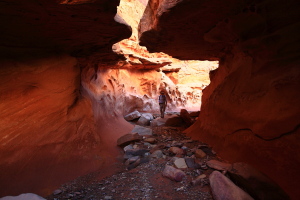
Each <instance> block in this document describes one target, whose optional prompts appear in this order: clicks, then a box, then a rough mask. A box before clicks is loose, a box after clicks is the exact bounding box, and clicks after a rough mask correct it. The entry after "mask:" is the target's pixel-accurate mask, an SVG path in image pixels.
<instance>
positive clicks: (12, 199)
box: [0, 193, 46, 200]
mask: <svg viewBox="0 0 300 200" xmlns="http://www.w3.org/2000/svg"><path fill="white" fill-rule="evenodd" d="M0 200H46V199H44V198H43V197H40V196H38V195H36V194H33V193H26V194H20V195H19V196H6V197H2V198H0Z"/></svg>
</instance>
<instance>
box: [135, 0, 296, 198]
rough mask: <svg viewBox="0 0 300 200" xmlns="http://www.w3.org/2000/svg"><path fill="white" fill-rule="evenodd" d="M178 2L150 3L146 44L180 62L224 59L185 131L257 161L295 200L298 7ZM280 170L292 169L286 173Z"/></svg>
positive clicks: (230, 155)
mask: <svg viewBox="0 0 300 200" xmlns="http://www.w3.org/2000/svg"><path fill="white" fill-rule="evenodd" d="M177 2H178V1H177ZM174 3H175V4H176V1H172V2H170V1H160V0H152V1H150V3H149V4H148V7H147V8H146V11H145V14H144V16H143V18H142V22H141V24H140V36H141V43H142V44H145V45H146V46H147V48H148V50H151V51H156V52H160V51H163V52H165V53H167V54H169V55H171V56H174V57H177V58H180V59H209V60H212V59H217V60H219V61H220V67H219V69H218V70H216V71H215V72H213V73H211V84H210V85H209V86H208V87H207V88H206V89H205V90H204V96H203V100H202V107H201V114H200V116H199V119H198V121H197V122H196V124H195V125H193V126H191V127H190V128H189V129H188V131H187V133H188V134H189V135H190V136H193V137H194V138H195V139H200V140H202V141H204V142H207V143H209V144H210V145H212V146H214V149H215V150H216V151H218V152H220V155H221V156H223V157H224V158H226V159H227V160H229V161H231V162H233V161H245V162H248V163H251V164H252V165H254V166H255V167H256V168H258V169H259V170H261V171H263V172H264V173H266V174H268V175H269V176H270V177H272V178H273V179H274V180H275V181H276V182H278V183H279V184H280V186H282V187H283V188H284V189H285V190H286V191H288V193H289V194H290V195H292V196H293V198H295V199H296V197H299V196H300V191H299V190H298V189H297V188H298V187H299V182H297V181H296V180H299V179H300V174H299V173H298V167H297V166H299V163H300V159H299V158H300V156H299V153H298V152H299V150H300V149H299V148H300V147H299V139H300V138H299V134H300V133H299V121H300V114H299V113H300V107H299V105H298V102H300V95H299V86H300V82H299V81H300V79H299V75H300V70H299V52H300V46H299V45H298V43H299V42H298V41H299V39H300V38H299V37H300V35H299V34H298V32H299V31H298V30H299V29H300V27H299V26H300V25H299V19H300V16H299V15H300V13H299V4H298V2H297V1H296V0H291V1H288V2H286V1H283V0H279V1H276V2H273V1H270V0H262V1H253V2H249V1H239V0H233V1H221V0H212V1H198V0H184V1H181V3H179V4H178V5H176V6H175V7H174ZM170 7H171V8H170ZM158 8H159V9H158ZM158 10H159V11H158ZM166 10H168V12H165V13H164V11H166ZM285 10H289V11H288V12H285ZM282 169H289V170H288V172H286V173H282Z"/></svg>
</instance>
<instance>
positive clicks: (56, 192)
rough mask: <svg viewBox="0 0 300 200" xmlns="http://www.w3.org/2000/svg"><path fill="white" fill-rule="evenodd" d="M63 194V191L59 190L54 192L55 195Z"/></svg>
mask: <svg viewBox="0 0 300 200" xmlns="http://www.w3.org/2000/svg"><path fill="white" fill-rule="evenodd" d="M61 193H62V190H60V189H58V190H54V192H53V195H59V194H61Z"/></svg>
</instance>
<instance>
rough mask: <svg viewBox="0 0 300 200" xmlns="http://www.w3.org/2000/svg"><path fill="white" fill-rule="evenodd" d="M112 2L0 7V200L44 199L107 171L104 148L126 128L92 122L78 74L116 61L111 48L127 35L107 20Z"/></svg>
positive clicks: (50, 0)
mask: <svg viewBox="0 0 300 200" xmlns="http://www.w3.org/2000/svg"><path fill="white" fill-rule="evenodd" d="M118 3H119V1H114V0H94V1H89V0H87V1H56V0H39V1H35V0H25V1H18V0H11V1H5V2H4V1H3V2H0V24H1V32H0V36H1V37H0V43H1V45H0V55H1V56H0V99H1V101H0V108H1V113H0V144H1V146H0V157H1V163H0V171H1V173H0V197H2V196H5V195H18V194H20V193H24V192H35V193H38V194H40V195H46V194H50V193H51V192H52V191H53V190H54V189H56V187H58V186H59V185H60V184H62V183H64V182H65V181H68V180H71V179H73V178H75V177H77V176H79V175H83V174H85V173H87V172H91V171H94V170H97V169H99V168H101V167H104V166H105V165H108V164H109V166H110V169H114V167H113V165H114V162H115V161H114V159H113V157H115V156H116V155H117V153H118V151H117V149H115V148H113V147H114V146H115V145H114V144H113V145H112V144H110V145H107V144H108V143H112V142H111V141H112V140H114V139H115V138H114V137H118V135H122V134H125V133H127V132H128V131H129V130H130V129H131V126H130V125H128V124H126V123H125V121H124V119H121V118H118V117H115V118H111V120H110V121H109V122H110V123H111V124H109V123H107V121H97V120H98V118H96V117H95V113H94V107H95V106H94V102H93V101H92V99H90V97H89V96H88V94H87V92H86V91H85V90H84V88H82V87H81V70H82V69H83V68H84V66H85V65H86V62H87V60H88V61H89V63H98V62H100V61H101V62H102V63H103V62H106V63H109V64H116V63H117V62H118V59H119V58H121V56H120V55H117V54H115V53H113V51H112V50H111V46H112V45H113V44H114V43H115V42H117V41H120V40H122V39H124V38H128V37H129V36H130V34H131V32H130V28H128V26H126V25H122V24H119V23H117V22H115V21H114V16H115V14H116V8H117V5H118ZM91 65H93V64H91ZM98 112H101V110H98ZM116 123H117V124H119V126H116ZM113 125H114V127H113ZM99 127H102V129H100V128H99ZM103 133H107V134H103ZM103 136H107V137H103ZM102 169H103V171H102V172H104V174H105V173H106V174H107V170H106V172H105V168H102ZM100 176H101V174H100Z"/></svg>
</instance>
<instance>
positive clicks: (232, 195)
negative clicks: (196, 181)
mask: <svg viewBox="0 0 300 200" xmlns="http://www.w3.org/2000/svg"><path fill="white" fill-rule="evenodd" d="M209 183H210V187H211V191H212V194H213V197H214V199H215V200H254V199H253V198H252V197H251V196H250V195H249V194H247V193H246V192H245V191H244V190H242V189H241V188H239V187H238V186H236V185H235V184H234V183H233V182H232V181H231V180H230V179H229V178H227V177H226V176H224V175H223V174H222V173H220V172H219V171H213V172H212V173H211V174H210V176H209Z"/></svg>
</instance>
